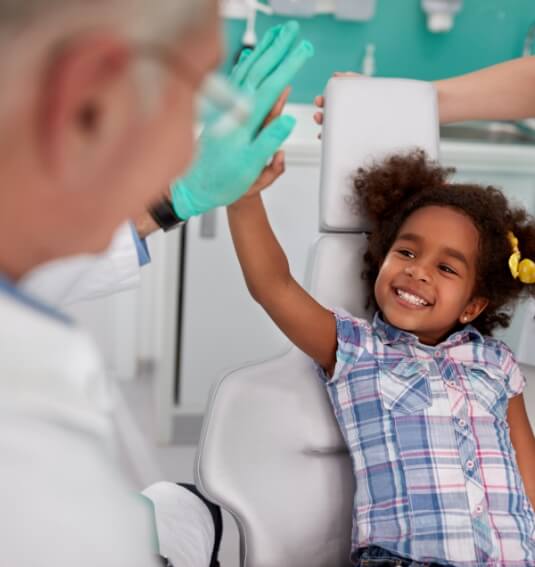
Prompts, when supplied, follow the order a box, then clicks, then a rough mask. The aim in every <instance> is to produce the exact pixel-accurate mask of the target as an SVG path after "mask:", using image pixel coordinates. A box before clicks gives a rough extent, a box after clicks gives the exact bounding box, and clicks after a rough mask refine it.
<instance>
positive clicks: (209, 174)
mask: <svg viewBox="0 0 535 567" xmlns="http://www.w3.org/2000/svg"><path fill="white" fill-rule="evenodd" d="M298 33H299V25H298V24H297V22H288V23H287V24H285V25H283V26H276V27H274V28H272V29H270V30H269V31H267V32H266V34H265V36H264V37H263V38H262V40H261V42H260V43H259V45H258V46H257V47H256V48H255V49H254V50H253V51H249V52H245V53H244V54H242V57H241V58H240V61H239V62H238V64H237V65H236V67H235V68H234V70H233V71H232V74H231V76H230V81H231V83H232V84H233V85H234V86H235V87H236V88H238V89H241V90H243V91H245V92H246V93H248V94H250V95H252V96H253V97H254V98H253V109H252V112H251V116H250V118H249V120H248V121H247V123H246V124H245V125H243V126H242V127H240V128H238V129H236V130H234V131H233V132H231V133H229V134H228V135H225V136H222V137H215V136H210V133H209V130H208V132H207V133H203V135H202V136H201V139H200V140H199V155H198V157H197V160H196V162H195V163H194V164H193V167H192V168H191V170H190V171H189V173H188V174H187V175H186V177H184V178H183V179H180V180H177V181H176V182H174V183H173V184H172V186H171V199H172V202H173V206H174V209H175V212H176V214H177V215H178V216H179V217H180V218H182V219H184V220H185V219H188V218H190V217H192V216H194V215H199V214H202V213H204V212H206V211H208V210H210V209H213V208H215V207H219V206H222V205H229V204H231V203H233V202H234V201H236V200H237V199H239V198H240V197H241V196H242V195H243V194H244V193H246V192H247V190H248V189H249V187H250V186H251V185H252V184H253V183H254V182H255V181H256V179H257V178H258V176H259V175H260V173H261V172H262V170H263V169H264V167H265V166H266V164H267V162H268V161H269V159H270V158H271V157H272V156H273V154H274V153H275V152H276V151H277V150H278V149H279V148H280V146H281V145H282V144H283V142H284V141H285V140H286V139H287V138H288V136H289V135H290V133H291V132H292V130H293V128H294V126H295V119H294V118H293V117H291V116H280V117H278V118H276V119H275V120H273V122H271V123H270V124H269V125H268V126H267V127H266V128H264V129H262V130H260V128H261V126H262V123H263V122H264V120H265V118H266V116H267V115H268V114H269V112H270V110H271V108H272V107H273V106H274V104H275V102H276V101H277V99H278V98H279V96H280V95H281V94H282V92H283V91H284V89H285V88H286V87H287V86H288V85H289V83H290V82H291V80H292V79H293V78H294V76H295V75H296V73H297V72H298V71H299V69H301V67H302V66H303V65H304V63H305V62H306V61H307V60H308V59H309V58H310V57H311V56H312V55H313V53H314V49H313V47H312V45H311V44H310V43H309V42H307V41H302V42H300V43H299V44H297V36H298ZM296 44H297V45H296Z"/></svg>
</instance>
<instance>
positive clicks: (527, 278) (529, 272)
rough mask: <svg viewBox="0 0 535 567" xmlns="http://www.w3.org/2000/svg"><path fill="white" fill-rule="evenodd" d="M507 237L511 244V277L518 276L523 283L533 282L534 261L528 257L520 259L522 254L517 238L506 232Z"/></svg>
mask: <svg viewBox="0 0 535 567" xmlns="http://www.w3.org/2000/svg"><path fill="white" fill-rule="evenodd" d="M507 239H508V240H509V243H510V244H511V248H512V250H513V253H512V254H511V256H510V257H509V269H510V270H511V274H512V275H513V278H515V279H516V278H518V279H519V280H520V281H521V282H522V283H523V284H534V283H535V262H534V261H533V260H530V259H529V258H524V260H521V258H522V254H520V249H519V248H518V238H517V237H516V236H515V235H514V234H513V233H512V232H508V233H507Z"/></svg>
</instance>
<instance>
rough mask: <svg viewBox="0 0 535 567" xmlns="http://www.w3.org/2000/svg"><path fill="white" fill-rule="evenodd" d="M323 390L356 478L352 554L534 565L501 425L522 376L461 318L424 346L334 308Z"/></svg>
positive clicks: (532, 541) (532, 534)
mask: <svg viewBox="0 0 535 567" xmlns="http://www.w3.org/2000/svg"><path fill="white" fill-rule="evenodd" d="M335 316H336V319H337V334H338V351H337V363H336V367H335V371H334V375H333V377H332V378H331V379H328V377H326V376H325V374H324V373H323V371H320V372H321V374H322V377H323V378H324V379H326V380H327V390H328V393H329V396H330V398H331V402H332V405H333V407H334V411H335V414H336V418H337V420H338V423H339V426H340V428H341V430H342V433H343V435H344V438H345V441H346V443H347V446H348V448H349V450H350V453H351V456H352V462H353V472H354V475H355V479H356V485H357V489H356V494H355V500H354V510H353V551H356V550H357V549H358V548H361V547H366V546H369V545H378V546H381V547H383V548H385V549H387V550H389V551H391V552H393V553H397V554H399V555H401V556H404V557H408V558H411V559H413V560H416V561H432V562H436V563H440V564H449V565H455V566H462V567H468V566H470V567H475V566H482V565H492V566H500V567H501V566H507V567H513V566H514V567H517V566H518V567H526V566H535V511H534V510H533V507H532V506H531V504H530V502H529V500H528V497H527V495H526V491H525V488H524V485H523V482H522V479H521V476H520V473H519V471H518V467H517V464H516V460H515V452H514V449H513V447H512V444H511V440H510V437H509V431H508V425H507V421H506V413H507V405H508V399H509V398H511V397H513V396H516V395H518V394H520V393H521V391H522V389H523V387H524V382H525V379H524V377H523V376H522V374H521V372H520V369H519V367H518V365H517V364H516V362H515V360H514V358H513V355H512V353H511V351H510V350H509V348H508V347H507V346H506V345H505V344H504V343H503V342H501V341H498V340H496V339H493V338H489V337H483V336H482V335H481V334H480V333H479V332H478V331H477V330H476V329H475V328H474V327H472V326H470V325H468V326H466V327H465V328H464V329H463V330H461V331H458V332H456V333H454V334H452V335H451V336H450V337H449V338H448V339H447V340H445V341H444V342H442V343H440V344H439V345H437V346H435V347H432V346H427V345H423V344H421V343H420V342H418V339H417V337H416V336H415V335H413V334H410V333H407V332H405V331H401V330H399V329H396V328H394V327H392V326H390V325H388V324H386V323H384V322H383V320H382V319H381V317H380V316H379V315H376V316H375V318H374V320H373V323H372V324H371V325H370V323H368V322H367V321H365V320H363V319H356V318H354V317H352V316H351V315H349V314H347V313H345V312H343V311H338V312H336V313H335Z"/></svg>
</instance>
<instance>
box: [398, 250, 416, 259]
mask: <svg viewBox="0 0 535 567" xmlns="http://www.w3.org/2000/svg"><path fill="white" fill-rule="evenodd" d="M398 254H401V255H402V256H405V257H406V258H414V257H415V254H414V252H411V251H410V250H407V249H406V248H400V249H399V250H398Z"/></svg>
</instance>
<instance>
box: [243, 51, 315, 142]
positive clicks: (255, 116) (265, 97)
mask: <svg viewBox="0 0 535 567" xmlns="http://www.w3.org/2000/svg"><path fill="white" fill-rule="evenodd" d="M313 55H314V47H313V46H312V44H311V43H310V42H309V41H301V42H300V43H299V45H298V46H297V47H296V48H295V49H294V50H293V51H292V52H291V53H290V55H288V56H287V57H286V58H285V59H284V60H283V62H282V63H281V64H280V65H279V67H278V68H277V69H276V70H275V71H274V72H273V73H272V74H271V75H270V76H269V77H268V78H267V79H266V80H265V81H264V83H263V84H262V85H261V87H260V88H259V89H258V93H257V95H256V98H255V102H254V108H253V113H252V115H251V118H250V119H249V121H248V126H249V127H250V128H251V131H252V132H256V131H257V130H258V128H260V126H261V125H262V122H264V120H265V118H266V116H267V115H268V113H269V111H270V110H271V109H272V108H273V105H274V104H275V103H276V102H277V99H278V98H279V96H280V95H281V93H282V91H283V90H284V89H285V88H286V87H287V86H288V85H289V84H290V83H291V81H292V79H293V78H294V77H295V75H296V74H297V73H298V71H299V70H300V69H301V68H302V67H303V65H304V64H305V63H306V62H307V60H308V59H310V58H311V57H312V56H313Z"/></svg>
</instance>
